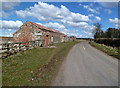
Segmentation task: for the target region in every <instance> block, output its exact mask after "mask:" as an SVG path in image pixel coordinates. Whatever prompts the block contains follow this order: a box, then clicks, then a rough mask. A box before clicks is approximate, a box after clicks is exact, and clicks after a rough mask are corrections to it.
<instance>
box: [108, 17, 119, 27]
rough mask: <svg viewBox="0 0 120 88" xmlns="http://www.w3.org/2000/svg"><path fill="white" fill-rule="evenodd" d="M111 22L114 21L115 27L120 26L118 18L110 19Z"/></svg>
mask: <svg viewBox="0 0 120 88" xmlns="http://www.w3.org/2000/svg"><path fill="white" fill-rule="evenodd" d="M109 22H111V23H113V24H114V25H115V27H118V18H114V19H109Z"/></svg>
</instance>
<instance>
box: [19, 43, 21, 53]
mask: <svg viewBox="0 0 120 88" xmlns="http://www.w3.org/2000/svg"><path fill="white" fill-rule="evenodd" d="M19 51H21V43H19Z"/></svg>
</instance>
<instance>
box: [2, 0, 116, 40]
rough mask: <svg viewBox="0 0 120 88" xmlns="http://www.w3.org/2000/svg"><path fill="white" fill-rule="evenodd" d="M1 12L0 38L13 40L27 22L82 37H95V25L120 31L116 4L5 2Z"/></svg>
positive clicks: (103, 28) (104, 29)
mask: <svg viewBox="0 0 120 88" xmlns="http://www.w3.org/2000/svg"><path fill="white" fill-rule="evenodd" d="M0 9H1V10H0V14H1V15H0V26H1V30H2V31H1V32H0V36H9V37H12V36H13V33H14V32H15V31H16V30H17V29H18V28H19V27H20V26H21V25H22V24H24V23H25V22H26V21H31V22H34V23H38V24H40V25H43V26H45V27H49V28H53V29H55V30H58V31H60V32H62V33H64V34H66V35H68V36H76V37H78V38H93V30H94V29H95V26H94V24H95V23H100V24H102V30H103V31H106V30H107V28H109V27H111V28H118V3H115V2H40V1H39V2H3V3H2V8H0Z"/></svg>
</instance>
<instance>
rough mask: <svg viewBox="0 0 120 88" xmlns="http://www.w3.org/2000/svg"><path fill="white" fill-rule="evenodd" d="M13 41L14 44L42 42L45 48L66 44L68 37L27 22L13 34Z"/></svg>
mask: <svg viewBox="0 0 120 88" xmlns="http://www.w3.org/2000/svg"><path fill="white" fill-rule="evenodd" d="M13 40H14V42H28V41H35V40H43V41H44V45H46V46H47V45H50V44H53V43H60V42H66V41H68V40H69V37H68V36H66V35H64V34H63V33H61V32H59V31H57V30H54V29H51V28H47V27H44V26H41V25H38V24H36V23H33V22H30V21H27V22H26V23H24V24H23V25H22V26H21V27H20V28H19V29H18V30H17V31H16V32H15V33H14V34H13Z"/></svg>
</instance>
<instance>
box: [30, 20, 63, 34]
mask: <svg viewBox="0 0 120 88" xmlns="http://www.w3.org/2000/svg"><path fill="white" fill-rule="evenodd" d="M30 23H31V24H34V25H35V26H37V27H38V28H41V29H45V30H48V31H52V32H56V33H60V34H63V33H61V32H59V31H57V30H54V29H51V28H47V27H44V26H41V25H39V24H37V23H33V22H30Z"/></svg>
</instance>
